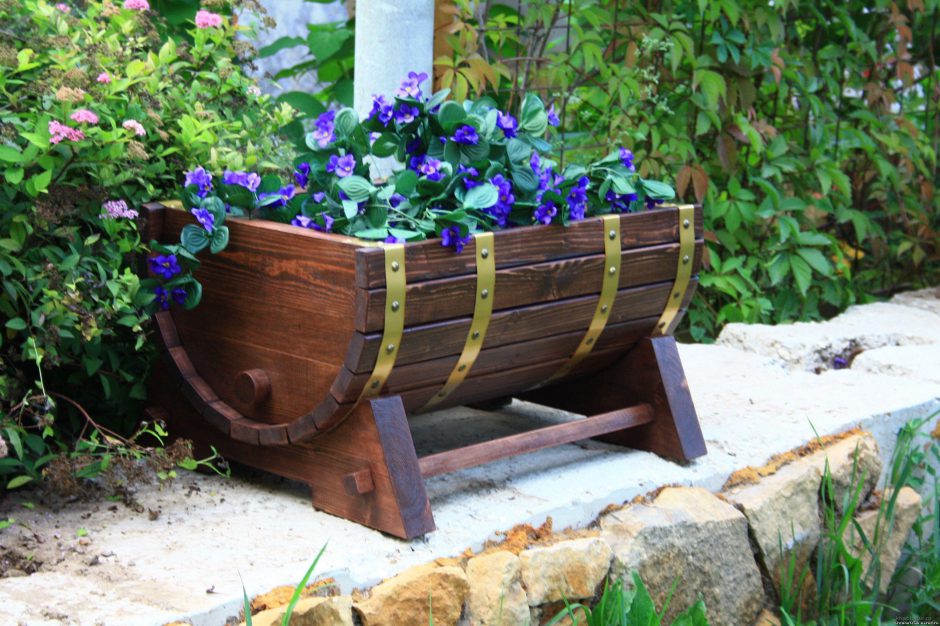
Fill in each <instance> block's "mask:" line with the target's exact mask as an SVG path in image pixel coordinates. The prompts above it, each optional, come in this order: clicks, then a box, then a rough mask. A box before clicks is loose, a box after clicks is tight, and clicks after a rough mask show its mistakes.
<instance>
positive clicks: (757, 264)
mask: <svg viewBox="0 0 940 626" xmlns="http://www.w3.org/2000/svg"><path fill="white" fill-rule="evenodd" d="M447 10H448V11H449V12H450V13H451V14H452V15H453V19H452V23H451V24H450V25H449V26H448V28H447V31H448V32H450V33H451V34H450V35H449V36H448V38H447V44H448V46H446V47H445V50H444V51H443V53H442V54H441V55H440V56H439V57H438V58H437V59H436V60H435V68H436V76H437V78H438V80H439V82H440V84H441V85H442V86H445V87H446V86H451V87H452V88H454V90H455V93H456V94H457V95H458V97H460V96H461V95H462V94H464V93H475V94H476V95H483V94H486V95H490V96H492V97H494V98H495V99H496V101H497V104H498V105H499V106H508V107H512V106H513V104H514V103H517V102H519V100H520V98H521V96H522V94H524V93H526V92H529V91H532V90H539V91H540V92H541V93H542V94H543V95H544V97H545V98H546V100H551V101H554V102H555V105H556V108H557V109H558V111H559V114H560V117H561V119H562V127H561V129H562V135H561V139H562V142H563V144H564V146H565V148H566V150H567V151H569V152H587V153H588V154H593V155H602V154H606V153H607V152H608V151H609V150H610V149H611V147H612V146H616V145H620V144H622V145H626V146H627V147H629V148H631V149H632V150H633V152H634V153H635V154H636V155H637V157H638V158H639V159H640V160H642V162H643V163H642V166H641V170H640V173H641V174H642V175H644V176H646V175H650V176H654V177H664V178H668V177H670V176H674V177H675V182H676V187H677V191H678V194H679V197H680V199H681V200H684V201H697V202H701V203H703V204H704V206H705V225H706V239H707V245H708V254H707V255H706V267H705V268H704V270H703V272H702V275H701V282H700V289H699V292H698V294H697V296H696V298H695V300H694V302H693V305H692V307H691V308H690V311H689V316H688V317H689V319H690V321H691V329H690V330H691V334H692V337H693V338H695V339H703V338H707V337H713V336H714V335H715V334H717V332H718V331H719V330H720V328H721V326H722V325H723V324H724V323H726V322H737V321H744V322H785V321H790V320H794V319H817V318H820V317H821V316H823V315H826V314H829V313H832V312H835V311H836V310H838V309H841V308H843V307H845V306H846V305H848V304H851V303H853V302H857V301H865V300H867V299H870V298H871V297H872V294H877V293H885V292H890V291H891V290H895V289H899V288H904V287H908V286H910V285H912V284H923V283H926V282H930V281H936V280H937V279H938V278H940V274H938V272H940V270H938V268H940V264H938V263H937V260H938V258H940V243H938V242H940V232H938V231H940V195H938V194H937V193H936V187H937V183H938V169H937V152H938V148H940V107H938V105H937V102H938V101H940V68H938V64H937V58H936V45H937V42H938V41H940V37H938V15H940V2H938V0H908V1H907V2H903V3H902V2H895V1H893V0H876V1H874V2H861V1H859V0H852V1H849V2H846V1H844V0H822V1H821V2H820V1H815V0H814V1H812V2H807V1H801V0H786V1H784V2H774V3H767V2H763V1H759V0H755V1H752V0H722V1H721V2H704V0H699V1H698V2H676V1H669V0H667V1H665V2H661V1H656V2H618V1H616V0H614V1H613V2H612V1H610V0H567V1H562V0H556V1H553V2H541V1H536V0H522V1H521V3H520V4H519V9H517V8H516V7H514V6H509V5H506V4H495V3H491V2H485V3H484V2H475V1H473V0H454V2H453V4H451V5H450V6H449V7H448V8H447Z"/></svg>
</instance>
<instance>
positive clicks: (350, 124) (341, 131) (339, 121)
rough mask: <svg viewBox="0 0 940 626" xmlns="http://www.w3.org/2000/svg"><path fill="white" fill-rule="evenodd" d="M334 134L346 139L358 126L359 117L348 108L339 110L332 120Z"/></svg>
mask: <svg viewBox="0 0 940 626" xmlns="http://www.w3.org/2000/svg"><path fill="white" fill-rule="evenodd" d="M333 124H334V128H335V129H336V134H337V135H339V136H343V137H348V136H350V135H352V134H353V132H354V131H355V130H356V127H357V126H359V116H358V115H356V112H355V111H353V110H352V109H350V108H348V107H347V108H345V109H340V110H339V112H338V113H337V114H336V118H335V119H334V120H333Z"/></svg>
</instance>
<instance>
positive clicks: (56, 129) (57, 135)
mask: <svg viewBox="0 0 940 626" xmlns="http://www.w3.org/2000/svg"><path fill="white" fill-rule="evenodd" d="M49 134H50V135H52V136H51V137H49V143H53V144H56V143H59V142H60V141H62V140H64V139H67V140H69V141H81V140H82V139H84V138H85V133H83V132H82V131H80V130H78V129H77V128H72V127H71V126H66V125H65V124H63V123H62V122H59V121H56V120H49Z"/></svg>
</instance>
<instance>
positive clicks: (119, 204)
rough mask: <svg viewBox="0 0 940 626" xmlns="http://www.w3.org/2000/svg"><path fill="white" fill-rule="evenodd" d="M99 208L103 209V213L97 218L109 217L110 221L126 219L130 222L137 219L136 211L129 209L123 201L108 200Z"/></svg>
mask: <svg viewBox="0 0 940 626" xmlns="http://www.w3.org/2000/svg"><path fill="white" fill-rule="evenodd" d="M101 208H102V209H104V212H103V213H102V214H101V215H99V216H98V217H99V218H101V219H104V218H106V217H110V218H112V219H119V218H127V219H131V220H132V219H135V218H136V217H137V211H135V210H134V209H131V208H129V207H128V206H127V203H126V202H124V201H123V200H108V201H107V202H105V203H104V204H102V205H101Z"/></svg>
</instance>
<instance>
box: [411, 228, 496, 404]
mask: <svg viewBox="0 0 940 626" xmlns="http://www.w3.org/2000/svg"><path fill="white" fill-rule="evenodd" d="M473 237H474V240H475V241H476V250H477V291H476V302H475V303H474V305H473V320H472V321H471V322H470V330H469V331H468V332H467V341H466V343H464V346H463V350H462V351H461V352H460V358H459V359H457V364H456V365H454V369H453V370H451V372H450V376H448V377H447V382H445V383H444V386H443V387H441V389H440V391H438V392H437V393H436V394H434V397H433V398H431V400H430V401H428V403H427V404H425V405H424V407H423V408H424V409H429V408H431V407H433V406H435V405H437V404H440V403H441V402H443V401H444V399H445V398H446V397H447V396H449V395H450V394H451V393H452V392H453V391H454V390H455V389H456V388H457V387H459V386H460V383H462V382H463V380H464V378H466V377H467V374H469V373H470V369H471V368H472V367H473V364H474V363H475V362H476V360H477V357H478V356H479V355H480V350H481V348H483V340H484V339H485V338H486V329H487V328H489V325H490V318H491V317H492V316H493V298H494V296H495V289H496V254H495V252H496V251H495V249H494V240H493V233H476V234H475V235H474V236H473Z"/></svg>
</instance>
